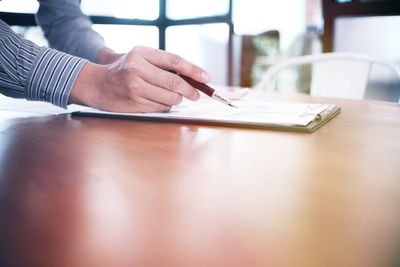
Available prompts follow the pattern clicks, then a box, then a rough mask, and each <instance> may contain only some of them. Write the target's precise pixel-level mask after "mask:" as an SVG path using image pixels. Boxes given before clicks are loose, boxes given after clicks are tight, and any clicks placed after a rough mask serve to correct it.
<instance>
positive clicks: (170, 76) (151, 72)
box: [141, 64, 200, 103]
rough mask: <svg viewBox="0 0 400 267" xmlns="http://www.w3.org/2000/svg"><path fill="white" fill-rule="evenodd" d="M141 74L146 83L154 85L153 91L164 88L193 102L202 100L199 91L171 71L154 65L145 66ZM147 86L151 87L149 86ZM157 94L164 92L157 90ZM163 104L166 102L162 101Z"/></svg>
mask: <svg viewBox="0 0 400 267" xmlns="http://www.w3.org/2000/svg"><path fill="white" fill-rule="evenodd" d="M141 74H142V76H143V77H142V78H143V79H144V80H145V81H148V83H150V84H152V85H154V87H151V89H153V88H154V89H155V88H164V89H167V90H168V91H170V92H173V93H175V94H179V95H182V96H184V97H186V98H188V99H190V100H193V101H195V100H197V99H199V98H200V93H199V91H198V90H197V89H195V88H193V87H192V86H191V85H189V84H188V83H187V82H186V81H185V80H183V79H182V78H181V77H179V76H178V75H176V74H174V73H171V72H169V71H165V70H163V69H160V68H157V67H156V66H154V65H152V64H144V66H143V68H142V73H141ZM145 86H146V87H149V86H147V85H145ZM157 92H158V93H159V94H163V92H160V91H159V90H157ZM153 95H154V94H153ZM164 97H165V96H164ZM170 97H172V96H170ZM162 103H165V101H162ZM168 103H170V102H168Z"/></svg>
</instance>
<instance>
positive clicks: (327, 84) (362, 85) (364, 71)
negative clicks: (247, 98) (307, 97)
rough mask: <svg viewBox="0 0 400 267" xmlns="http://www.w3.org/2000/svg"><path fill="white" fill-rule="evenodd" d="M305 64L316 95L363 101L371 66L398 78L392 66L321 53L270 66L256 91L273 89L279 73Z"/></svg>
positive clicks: (348, 55) (350, 55)
mask: <svg viewBox="0 0 400 267" xmlns="http://www.w3.org/2000/svg"><path fill="white" fill-rule="evenodd" d="M304 64H312V81H311V90H310V94H311V95H315V96H326V97H338V98H349V99H363V98H364V95H365V90H366V87H367V83H368V80H369V75H370V71H371V68H372V65H373V64H378V65H383V66H386V67H388V68H390V69H392V70H393V71H394V72H395V73H396V76H397V77H398V78H399V79H400V70H399V69H398V67H397V66H396V65H395V64H394V63H391V62H387V61H384V60H381V59H377V58H372V57H369V56H365V55H359V54H353V53H322V54H316V55H307V56H300V57H294V58H290V59H287V60H285V61H283V62H281V63H278V64H276V65H274V66H272V67H270V68H269V69H268V70H267V72H266V73H265V74H264V76H263V77H262V79H261V81H260V83H259V84H258V85H256V87H255V88H257V89H268V90H271V89H272V90H274V89H275V88H274V87H275V83H274V80H275V78H276V76H277V75H278V74H279V72H281V71H282V70H284V69H287V68H289V67H293V66H299V65H304ZM399 102H400V99H399Z"/></svg>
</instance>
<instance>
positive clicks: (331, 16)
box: [322, 0, 400, 52]
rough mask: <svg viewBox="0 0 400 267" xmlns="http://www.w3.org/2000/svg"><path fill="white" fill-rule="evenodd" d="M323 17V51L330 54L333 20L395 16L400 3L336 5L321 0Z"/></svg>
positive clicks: (393, 0) (395, 0)
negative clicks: (339, 18) (338, 18)
mask: <svg viewBox="0 0 400 267" xmlns="http://www.w3.org/2000/svg"><path fill="white" fill-rule="evenodd" d="M322 8H323V16H324V35H323V51H324V52H332V51H333V49H334V47H333V38H334V31H335V19H336V18H337V17H361V16H395V15H400V1H398V0H387V1H385V0H383V1H374V2H365V1H363V2H362V1H360V0H353V1H351V2H348V3H337V2H336V1H335V0H323V3H322Z"/></svg>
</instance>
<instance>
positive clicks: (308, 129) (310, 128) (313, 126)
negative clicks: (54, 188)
mask: <svg viewBox="0 0 400 267" xmlns="http://www.w3.org/2000/svg"><path fill="white" fill-rule="evenodd" d="M340 111H341V108H340V107H336V106H335V107H334V108H333V109H332V110H331V112H330V113H329V115H327V116H326V117H324V118H323V119H315V120H313V121H312V122H310V123H309V124H308V125H306V126H298V125H279V124H260V123H242V122H221V121H213V120H206V119H204V120H203V119H195V120H194V119H186V118H160V117H146V116H140V115H131V114H127V115H123V114H112V113H94V112H85V111H76V112H72V113H71V115H72V116H80V117H94V118H112V119H124V120H135V121H156V122H170V123H180V124H191V125H203V126H204V125H206V126H225V127H240V128H249V129H261V130H278V131H294V132H304V133H312V132H315V131H316V130H317V129H319V128H320V127H321V126H322V125H324V124H325V123H327V122H328V121H330V120H331V119H332V118H334V117H335V116H337V115H338V114H339V113H340Z"/></svg>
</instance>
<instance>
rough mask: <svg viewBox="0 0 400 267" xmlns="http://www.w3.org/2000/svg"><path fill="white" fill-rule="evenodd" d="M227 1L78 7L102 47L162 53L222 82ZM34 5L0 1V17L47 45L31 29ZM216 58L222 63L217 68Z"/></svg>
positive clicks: (127, 0)
mask: <svg viewBox="0 0 400 267" xmlns="http://www.w3.org/2000/svg"><path fill="white" fill-rule="evenodd" d="M232 1H233V0H201V1H199V0H146V1H142V0H82V1H81V8H82V11H83V12H84V13H85V14H87V15H88V16H89V17H90V18H91V20H92V22H93V29H94V30H96V31H97V32H99V33H100V34H101V35H102V36H103V37H104V39H105V42H106V45H107V46H109V47H110V48H112V49H114V50H116V51H117V52H126V51H128V50H129V49H131V48H132V47H134V46H136V45H143V46H149V47H154V48H160V49H166V50H168V51H171V52H175V53H177V54H180V55H182V56H183V57H185V58H187V59H188V60H191V61H194V62H195V63H197V64H199V65H200V66H202V67H204V68H206V69H208V70H210V72H211V75H212V76H213V78H214V79H213V81H214V82H215V83H217V84H227V83H228V79H227V76H228V75H227V73H228V72H229V71H228V65H229V63H228V60H229V57H228V54H229V53H230V52H229V47H230V46H229V41H230V33H232V32H233V24H232V16H231V14H232ZM38 6H39V4H38V2H37V1H36V0H18V1H16V0H3V1H1V2H0V17H1V18H2V19H3V20H5V21H6V22H7V23H8V24H10V25H14V26H13V28H14V30H16V31H18V33H20V34H22V35H23V36H24V37H26V38H28V39H31V40H32V41H34V42H36V43H38V44H40V45H46V44H47V42H46V40H45V39H44V37H43V33H42V32H41V30H40V28H38V27H36V26H35V25H36V23H35V18H34V13H35V12H36V11H37V9H38ZM196 42H199V43H197V44H196ZM208 48H210V49H212V51H211V50H210V51H211V52H210V51H206V49H208ZM210 53H212V55H213V57H212V58H211V59H212V62H211V61H210V60H209V54H210ZM215 59H218V62H220V63H221V64H218V65H216V64H215V61H214V60H215Z"/></svg>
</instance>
